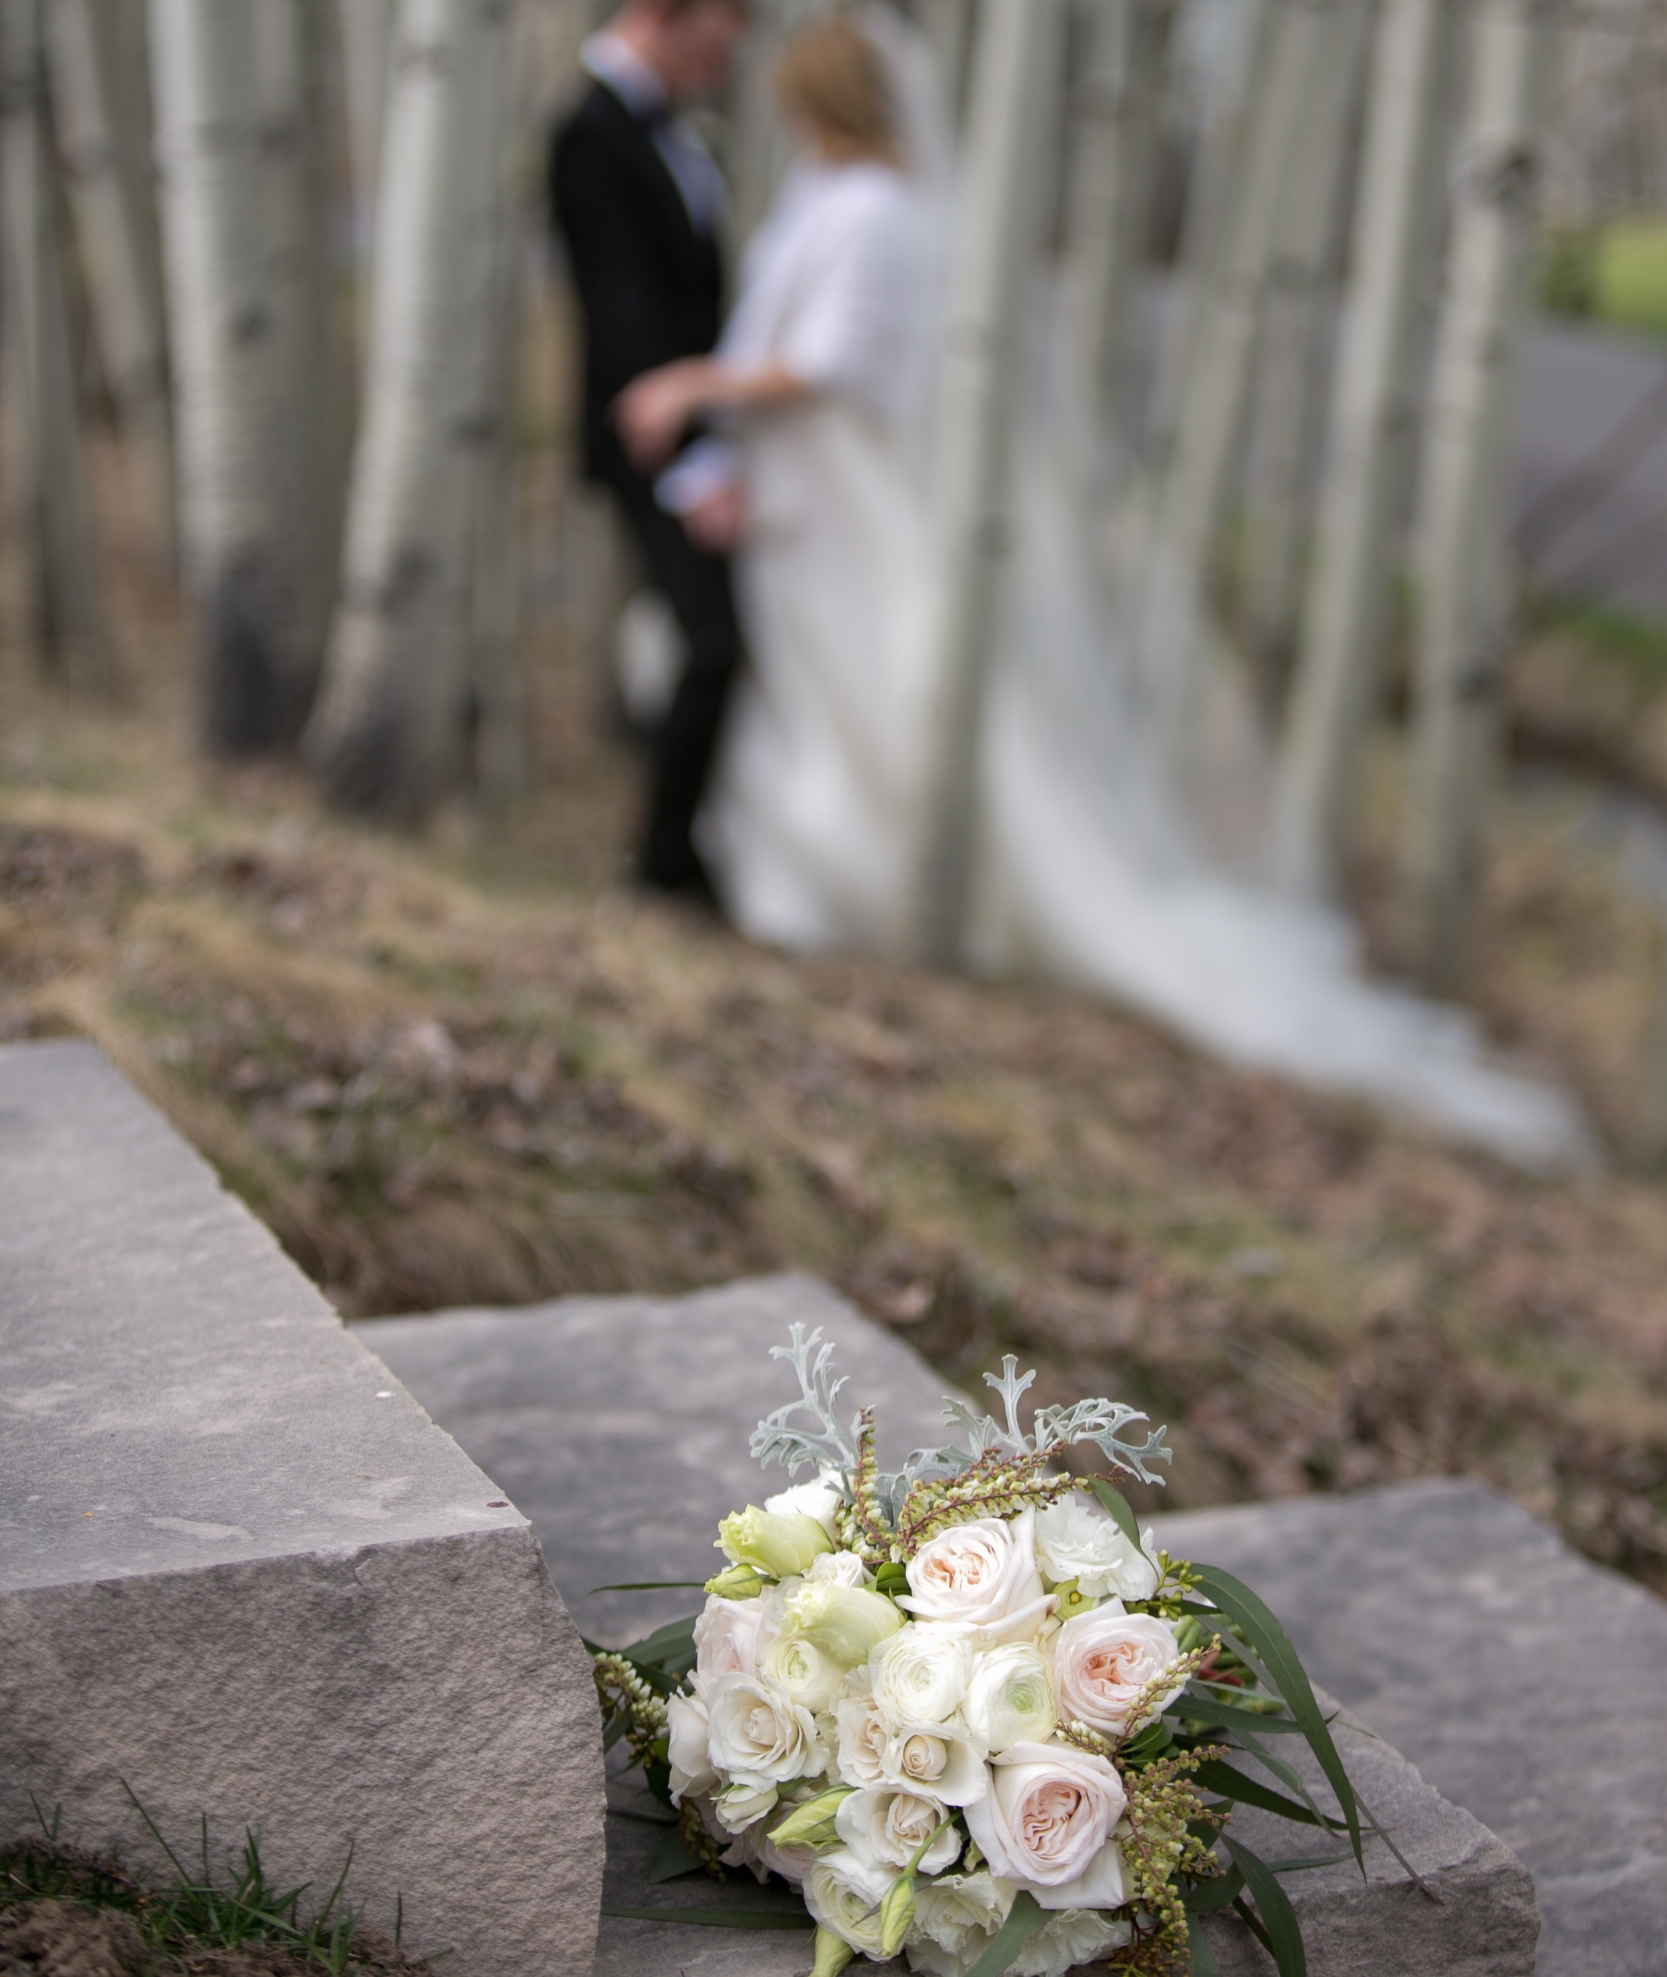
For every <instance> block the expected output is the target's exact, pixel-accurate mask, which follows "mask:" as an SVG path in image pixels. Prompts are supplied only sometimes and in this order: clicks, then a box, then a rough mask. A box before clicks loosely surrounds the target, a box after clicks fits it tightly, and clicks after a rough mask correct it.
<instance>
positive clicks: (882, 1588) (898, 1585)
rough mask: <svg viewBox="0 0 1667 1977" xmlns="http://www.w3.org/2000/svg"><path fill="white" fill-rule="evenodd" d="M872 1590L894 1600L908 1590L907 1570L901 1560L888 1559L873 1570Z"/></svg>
mask: <svg viewBox="0 0 1667 1977" xmlns="http://www.w3.org/2000/svg"><path fill="white" fill-rule="evenodd" d="M874 1590H875V1591H876V1592H880V1593H885V1594H887V1595H888V1597H890V1598H892V1599H895V1598H896V1597H897V1595H898V1594H899V1593H906V1592H907V1591H908V1590H909V1568H908V1567H907V1566H906V1565H905V1564H904V1563H903V1562H902V1560H901V1559H897V1558H888V1559H887V1560H886V1562H885V1564H884V1565H877V1566H876V1567H875V1568H874Z"/></svg>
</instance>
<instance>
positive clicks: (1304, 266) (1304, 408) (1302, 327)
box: [1245, 0, 1373, 709]
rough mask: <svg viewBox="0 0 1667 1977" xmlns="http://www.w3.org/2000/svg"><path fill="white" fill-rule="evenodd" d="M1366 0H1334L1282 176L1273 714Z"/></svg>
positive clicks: (1265, 625)
mask: <svg viewBox="0 0 1667 1977" xmlns="http://www.w3.org/2000/svg"><path fill="white" fill-rule="evenodd" d="M1372 13H1373V0H1332V6H1331V12H1330V15H1329V17H1328V18H1327V20H1326V23H1325V28H1324V39H1323V42H1322V45H1321V48H1320V51H1319V54H1318V57H1317V59H1316V63H1315V77H1314V89H1313V92H1312V94H1311V95H1310V97H1309V100H1308V102H1307V103H1306V104H1305V105H1304V106H1303V111H1302V117H1301V123H1300V128H1299V130H1298V134H1297V138H1296V142H1295V146H1294V148H1293V151H1292V154H1291V159H1290V163H1289V166H1288V169H1287V171H1286V182H1285V191H1284V193H1283V195H1282V198H1281V202H1280V206H1281V210H1280V216H1279V226H1278V233H1277V236H1276V239H1275V243H1274V261H1273V270H1272V274H1271V277H1270V280H1269V283H1268V297H1267V303H1266V309H1265V315H1264V324H1263V334H1262V346H1263V356H1262V363H1261V366H1260V376H1259V378H1258V390H1257V396H1256V412H1255V428H1256V441H1255V442H1254V443H1253V444H1252V448H1251V453H1252V457H1253V458H1254V459H1255V460H1256V461H1257V463H1258V471H1257V476H1256V479H1255V482H1254V484H1253V486H1252V490H1251V524H1252V526H1251V532H1250V562H1249V570H1248V580H1247V584H1246V595H1245V605H1246V609H1245V617H1246V621H1247V628H1248V632H1249V640H1250V649H1251V654H1252V656H1253V658H1254V660H1255V662H1256V666H1257V670H1258V672H1259V674H1260V676H1261V682H1262V686H1263V691H1264V695H1265V698H1266V700H1267V702H1268V705H1269V707H1270V709H1276V708H1277V707H1278V706H1279V704H1280V701H1281V700H1282V698H1283V696H1284V690H1285V685H1286V682H1287V679H1288V677H1289V674H1290V670H1291V659H1292V656H1293V652H1294V649H1295V645H1296V633H1297V616H1298V611H1299V607H1300V603H1301V596H1302V565H1303V555H1304V550H1305V548H1306V544H1307V537H1308V523H1309V518H1310V514H1311V512H1312V511H1311V505H1310V500H1309V496H1310V492H1311V487H1312V474H1313V466H1314V455H1315V449H1316V446H1317V444H1318V442H1319V438H1320V419H1321V412H1322V409H1323V407H1324V405H1325V402H1326V356H1327V351H1328V347H1329V343H1330V337H1329V335H1328V329H1329V323H1328V318H1329V315H1330V304H1331V294H1332V289H1331V281H1332V277H1333V271H1334V270H1335V267H1336V263H1337V255H1338V251H1339V249H1340V247H1341V239H1340V235H1341V232H1342V219H1343V208H1344V202H1345V196H1346V194H1347V191H1348V187H1349V183H1350V176H1351V174H1350V165H1351V162H1352V154H1353V149H1354V147H1353V142H1352V137H1353V133H1354V131H1355V129H1356V128H1357V125H1358V119H1357V114H1356V113H1357V110H1358V108H1359V104H1360V100H1361V98H1360V83H1361V68H1362V63H1363V61H1364V58H1365V55H1366V50H1367V46H1368V41H1369V36H1370V30H1371V25H1372Z"/></svg>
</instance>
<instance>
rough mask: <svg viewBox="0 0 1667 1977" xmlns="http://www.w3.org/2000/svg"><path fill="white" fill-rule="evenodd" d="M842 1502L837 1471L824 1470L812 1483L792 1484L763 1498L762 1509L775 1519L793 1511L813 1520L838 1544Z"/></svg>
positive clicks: (789, 1514) (787, 1515) (790, 1514)
mask: <svg viewBox="0 0 1667 1977" xmlns="http://www.w3.org/2000/svg"><path fill="white" fill-rule="evenodd" d="M844 1502H845V1500H844V1498H843V1496H842V1495H841V1494H840V1489H839V1477H838V1472H837V1470H832V1469H824V1470H823V1472H822V1474H821V1475H820V1476H818V1477H817V1479H816V1481H815V1482H814V1483H796V1484H795V1485H794V1486H793V1488H792V1489H790V1490H783V1491H781V1492H780V1494H779V1495H777V1496H767V1497H766V1498H765V1499H764V1508H765V1509H766V1510H768V1511H770V1512H771V1513H772V1515H774V1516H777V1517H789V1516H792V1515H793V1514H794V1513H795V1512H797V1513H798V1515H799V1516H801V1517H814V1518H815V1519H816V1521H817V1523H818V1524H820V1525H821V1526H822V1529H823V1530H824V1531H826V1532H827V1534H828V1536H829V1537H830V1538H832V1539H833V1541H834V1543H835V1544H838V1543H839V1513H840V1511H841V1510H842V1509H843V1508H844Z"/></svg>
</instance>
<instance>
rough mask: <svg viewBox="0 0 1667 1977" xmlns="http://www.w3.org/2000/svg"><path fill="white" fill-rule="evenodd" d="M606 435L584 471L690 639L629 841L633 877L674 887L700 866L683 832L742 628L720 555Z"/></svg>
mask: <svg viewBox="0 0 1667 1977" xmlns="http://www.w3.org/2000/svg"><path fill="white" fill-rule="evenodd" d="M610 441H611V443H604V444H603V445H601V446H598V447H596V448H595V449H594V456H593V460H592V471H593V473H594V474H595V476H596V478H597V479H598V480H600V481H602V482H603V484H604V485H605V486H607V487H608V488H610V489H611V490H612V492H613V495H614V498H615V499H616V500H617V501H618V503H619V505H620V510H621V512H622V513H623V515H624V517H625V522H626V525H627V527H628V528H629V529H630V531H631V534H632V536H633V538H634V539H635V541H636V544H637V547H638V549H639V550H640V551H641V553H642V558H643V562H644V563H645V565H646V566H647V571H648V576H649V580H650V582H652V584H653V585H654V588H655V589H656V590H658V591H659V593H660V594H661V596H662V597H664V598H665V600H666V602H667V604H668V605H670V607H671V610H672V615H673V616H674V617H675V618H676V619H677V622H678V625H679V626H680V628H681V629H682V633H683V639H684V643H685V644H686V646H687V647H688V657H687V660H686V661H685V663H684V667H683V675H682V677H681V679H679V681H678V683H677V691H676V693H675V694H674V695H673V697H672V702H671V705H670V707H668V708H667V710H666V712H665V714H664V716H663V717H662V719H661V721H660V723H659V725H658V727H657V728H656V729H655V732H654V735H653V737H652V739H651V742H650V755H649V779H648V802H647V805H646V815H645V816H644V819H643V825H642V833H641V837H640V840H639V844H638V849H637V878H638V880H639V881H640V882H641V883H642V884H644V885H648V886H653V887H655V888H657V889H661V890H665V891H669V892H675V891H678V890H679V889H681V888H682V887H684V886H687V885H689V884H691V883H692V882H694V881H697V880H699V879H701V878H702V877H703V876H704V875H703V873H702V870H701V864H700V859H699V857H698V856H697V854H696V852H695V848H694V843H693V841H692V838H691V835H690V834H691V832H692V830H693V828H694V821H695V815H696V813H697V812H698V811H699V809H700V804H701V798H702V797H703V796H704V795H705V794H706V784H707V780H708V778H709V777H710V775H711V772H712V761H713V757H714V756H715V754H716V753H717V747H718V738H719V736H720V734H721V732H722V729H723V720H724V710H725V709H726V708H727V706H728V704H729V695H730V689H731V688H732V687H733V685H734V684H735V676H736V674H737V673H738V672H739V670H740V666H741V630H740V626H739V624H738V622H737V620H736V616H735V597H734V593H733V591H732V590H731V588H730V580H729V559H728V557H726V556H710V555H708V554H707V553H706V551H705V550H703V549H697V548H696V547H695V545H694V544H693V543H692V542H691V541H690V540H689V538H688V537H687V536H686V535H685V534H684V532H683V524H682V523H681V522H680V521H679V520H678V519H677V517H676V516H675V515H668V514H667V513H666V511H665V510H664V509H663V508H662V507H661V506H660V504H659V502H658V501H656V500H655V498H654V489H653V486H652V484H651V483H650V482H649V481H647V480H645V479H644V477H643V476H642V475H641V474H639V473H638V472H637V471H636V470H635V468H633V467H632V465H631V463H630V462H629V460H627V459H626V457H625V452H624V449H623V448H622V447H621V446H620V445H619V443H618V442H617V440H612V439H611V435H610Z"/></svg>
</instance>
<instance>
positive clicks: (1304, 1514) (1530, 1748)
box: [1164, 1482, 1667, 1977]
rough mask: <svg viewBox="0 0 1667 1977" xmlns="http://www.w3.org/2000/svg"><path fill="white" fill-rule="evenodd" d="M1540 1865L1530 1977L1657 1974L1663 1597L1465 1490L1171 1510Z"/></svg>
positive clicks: (1181, 1544)
mask: <svg viewBox="0 0 1667 1977" xmlns="http://www.w3.org/2000/svg"><path fill="white" fill-rule="evenodd" d="M1164 1525H1165V1542H1168V1543H1172V1544H1173V1545H1174V1546H1175V1548H1176V1549H1177V1550H1179V1551H1185V1552H1186V1553H1187V1554H1188V1555H1189V1556H1194V1557H1198V1558H1204V1559H1209V1560H1210V1561H1211V1562H1213V1563H1215V1564H1218V1565H1222V1566H1225V1567H1226V1568H1227V1570H1229V1571H1231V1572H1236V1573H1238V1574H1239V1576H1240V1577H1241V1578H1243V1579H1246V1580H1248V1581H1249V1582H1250V1583H1251V1584H1253V1585H1254V1586H1255V1587H1256V1589H1257V1590H1258V1591H1259V1592H1260V1593H1261V1594H1262V1595H1263V1597H1264V1598H1265V1599H1266V1600H1267V1601H1268V1603H1269V1604H1270V1605H1271V1606H1272V1607H1273V1608H1274V1610H1275V1611H1276V1612H1278V1613H1279V1614H1280V1615H1281V1617H1282V1618H1283V1619H1284V1620H1285V1622H1286V1624H1287V1626H1288V1627H1289V1629H1290V1631H1291V1635H1292V1637H1293V1639H1294V1640H1295V1642H1296V1645H1297V1647H1298V1649H1299V1650H1300V1652H1301V1654H1302V1656H1303V1660H1304V1662H1305V1664H1306V1665H1307V1667H1308V1668H1309V1669H1310V1671H1311V1672H1312V1673H1313V1675H1314V1677H1315V1679H1316V1680H1318V1681H1321V1682H1324V1683H1325V1684H1326V1685H1327V1687H1328V1688H1330V1689H1331V1690H1332V1691H1333V1692H1334V1693H1335V1694H1337V1695H1339V1696H1340V1697H1342V1699H1343V1700H1344V1701H1345V1702H1346V1703H1347V1704H1348V1705H1349V1707H1350V1708H1351V1709H1353V1710H1355V1711H1357V1712H1358V1714H1359V1715H1360V1716H1361V1717H1363V1718H1364V1719H1365V1720H1366V1721H1367V1722H1369V1723H1370V1724H1371V1725H1372V1727H1373V1729H1374V1730H1376V1731H1378V1732H1379V1733H1380V1734H1381V1735H1382V1736H1384V1737H1386V1738H1388V1739H1389V1740H1390V1741H1391V1742H1392V1743H1393V1744H1395V1745H1396V1746H1397V1747H1398V1748H1400V1749H1401V1750H1403V1751H1405V1752H1406V1753H1407V1754H1408V1755H1409V1756H1410V1757H1411V1758H1413V1760H1414V1761H1415V1762H1416V1763H1417V1765H1418V1767H1419V1769H1420V1770H1421V1771H1422V1772H1423V1774H1424V1776H1425V1777H1426V1778H1427V1779H1428V1780H1429V1781H1430V1783H1431V1784H1432V1785H1434V1786H1435V1787H1436V1789H1437V1790H1438V1791H1440V1792H1441V1793H1442V1794H1443V1795H1444V1796H1445V1797H1447V1798H1449V1799H1451V1800H1452V1801H1453V1802H1454V1803H1455V1804H1457V1805H1462V1806H1464V1807H1466V1808H1467V1809H1468V1810H1469V1811H1471V1812H1473V1813H1474V1814H1475V1815H1476V1816H1477V1818H1479V1819H1480V1820H1482V1821H1483V1822H1484V1824H1485V1825H1486V1826H1488V1827H1489V1828H1491V1830H1492V1831H1493V1832H1495V1833H1497V1834H1498V1835H1499V1837H1500V1838H1501V1839H1502V1840H1503V1841H1505V1843H1506V1844H1507V1845H1508V1846H1510V1847H1511V1848H1512V1849H1513V1850H1514V1851H1515V1853H1516V1854H1517V1855H1518V1856H1519V1857H1520V1858H1521V1859H1522V1861H1523V1862H1524V1864H1525V1865H1526V1866H1527V1867H1528V1868H1529V1870H1530V1871H1531V1872H1532V1874H1533V1876H1534V1885H1535V1888H1536V1890H1537V1891H1538V1894H1539V1902H1540V1914H1541V1917H1542V1922H1543V1931H1542V1934H1541V1938H1540V1952H1539V1971H1540V1977H1661V1973H1662V1972H1664V1971H1667V1703H1664V1702H1663V1700H1662V1670H1663V1669H1664V1668H1667V1604H1664V1603H1663V1602H1662V1601H1661V1600H1659V1599H1656V1598H1654V1597H1653V1596H1652V1595H1651V1594H1649V1593H1647V1592H1645V1591H1644V1590H1643V1588H1642V1587H1640V1586H1636V1585H1634V1584H1633V1583H1632V1582H1631V1581H1630V1580H1626V1579H1622V1578H1620V1577H1618V1576H1617V1575H1616V1574H1615V1573H1612V1572H1606V1571H1604V1570H1603V1569H1602V1568H1601V1567H1599V1566H1596V1565H1593V1564H1591V1563H1590V1562H1589V1561H1588V1560H1586V1559H1583V1558H1581V1557H1579V1556H1577V1555H1576V1554H1575V1553H1574V1552H1571V1551H1570V1550H1569V1549H1568V1547H1567V1546H1566V1545H1564V1544H1563V1543H1561V1541H1560V1540H1559V1539H1558V1538H1557V1537H1556V1536H1555V1535H1554V1534H1553V1533H1552V1532H1550V1531H1548V1530H1546V1529H1545V1527H1544V1526H1543V1525H1541V1524H1539V1523H1536V1522H1535V1520H1534V1519H1533V1518H1532V1517H1530V1516H1529V1515H1528V1514H1527V1512H1526V1511H1523V1510H1521V1509H1519V1508H1518V1507H1517V1506H1516V1505H1515V1504H1513V1503H1509V1502H1507V1501H1506V1500H1505V1499H1504V1498H1501V1497H1498V1496H1495V1495H1494V1494H1493V1493H1492V1492H1491V1491H1489V1490H1485V1489H1483V1488H1481V1487H1480V1486H1479V1485H1477V1484H1473V1483H1460V1482H1431V1483H1418V1484H1412V1485H1409V1486H1407V1487H1405V1488H1400V1489H1391V1490H1373V1491H1366V1492H1362V1493H1361V1494H1359V1495H1356V1496H1350V1497H1342V1498H1338V1497H1305V1498H1301V1499H1298V1500H1296V1501H1293V1502H1289V1503H1279V1504H1265V1505H1257V1506H1255V1507H1253V1508H1249V1509H1242V1510H1223V1511H1205V1512H1198V1513H1195V1514H1193V1515H1189V1516H1185V1517H1177V1518H1171V1519H1165V1520H1164Z"/></svg>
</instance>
